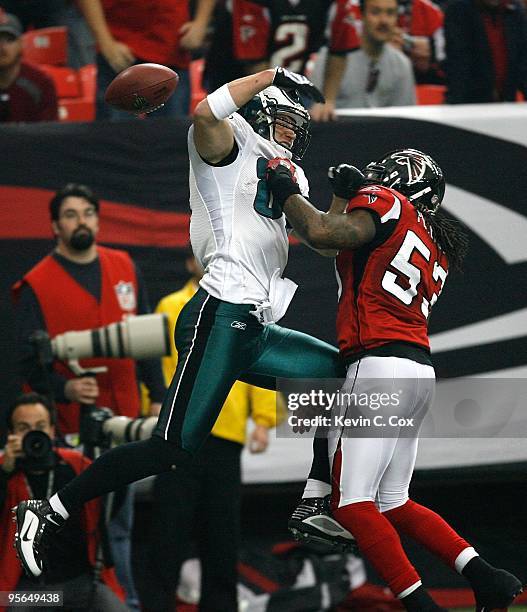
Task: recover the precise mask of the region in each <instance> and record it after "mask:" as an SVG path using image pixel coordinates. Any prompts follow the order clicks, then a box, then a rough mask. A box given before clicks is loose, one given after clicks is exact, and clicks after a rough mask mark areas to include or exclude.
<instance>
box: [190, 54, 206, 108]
mask: <svg viewBox="0 0 527 612" xmlns="http://www.w3.org/2000/svg"><path fill="white" fill-rule="evenodd" d="M204 69H205V60H203V59H198V60H194V61H192V62H190V66H189V76H190V112H191V113H192V112H193V111H194V109H195V108H196V105H197V104H198V103H199V102H201V101H202V100H203V98H205V97H206V95H207V92H206V91H205V90H204V89H203V87H202V85H201V82H202V78H203V70H204Z"/></svg>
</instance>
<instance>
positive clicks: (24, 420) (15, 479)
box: [0, 393, 126, 612]
mask: <svg viewBox="0 0 527 612" xmlns="http://www.w3.org/2000/svg"><path fill="white" fill-rule="evenodd" d="M6 425H7V431H8V437H7V443H6V446H5V449H4V453H3V455H1V456H0V513H1V518H0V550H1V551H2V552H1V554H0V591H15V590H20V591H29V590H31V591H35V590H53V591H63V593H64V607H66V608H68V607H69V608H74V609H82V610H105V611H106V610H108V611H115V612H120V611H123V612H124V611H125V610H126V606H125V605H124V604H123V603H122V602H121V601H120V599H119V598H118V597H117V595H116V593H120V587H119V585H118V583H117V581H116V578H115V574H114V572H113V570H110V569H107V568H106V569H103V570H102V572H100V579H101V580H102V582H101V581H100V580H99V578H98V577H97V576H96V574H97V573H98V571H97V572H96V570H95V568H96V566H98V563H97V549H98V543H99V537H100V534H99V530H98V524H99V514H100V501H99V500H94V501H93V502H90V503H89V504H87V505H86V506H85V508H84V510H83V512H82V513H81V514H80V515H78V516H77V517H76V518H74V520H73V521H72V522H71V524H69V523H68V525H67V526H65V528H64V529H63V530H62V531H61V532H60V534H59V535H58V536H57V539H56V540H55V541H54V542H53V545H52V546H50V548H49V549H48V559H49V563H50V571H49V572H48V573H47V574H46V578H45V582H43V583H40V584H36V583H35V582H34V581H32V580H29V579H28V578H26V577H25V576H22V569H21V567H20V564H19V563H18V562H17V559H16V555H15V550H14V549H13V547H12V546H11V542H12V540H13V536H14V531H15V525H14V523H13V522H12V521H11V508H12V507H13V506H14V505H16V504H18V503H19V502H20V501H21V500H23V499H27V498H38V497H40V496H42V495H45V494H52V493H53V492H55V491H57V490H58V489H60V488H61V487H63V486H64V485H65V484H66V483H67V482H69V481H70V480H72V479H73V478H74V477H75V476H76V475H77V474H79V473H80V472H82V471H83V470H84V469H86V467H87V466H88V465H89V464H90V460H89V459H87V458H86V457H84V456H83V455H82V454H81V453H79V452H77V451H75V450H71V449H64V448H54V446H53V439H54V436H55V412H54V409H53V407H52V405H51V403H50V402H49V400H48V399H47V398H46V397H45V396H43V395H40V394H38V393H26V394H23V395H21V396H19V397H18V398H17V399H16V401H15V403H14V404H13V406H12V407H11V409H10V410H9V411H8V414H7V423H6ZM65 542H67V544H64V543H65ZM112 589H113V590H112ZM114 591H115V592H114ZM0 609H1V608H0ZM16 609H17V610H20V609H21V608H20V607H19V606H17V608H16Z"/></svg>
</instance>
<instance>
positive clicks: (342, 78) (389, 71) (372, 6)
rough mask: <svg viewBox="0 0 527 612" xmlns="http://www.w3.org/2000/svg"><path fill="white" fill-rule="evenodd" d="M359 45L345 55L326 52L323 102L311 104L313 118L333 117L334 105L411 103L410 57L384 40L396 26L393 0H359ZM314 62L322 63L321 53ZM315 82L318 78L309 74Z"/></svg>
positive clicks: (411, 72) (344, 106)
mask: <svg viewBox="0 0 527 612" xmlns="http://www.w3.org/2000/svg"><path fill="white" fill-rule="evenodd" d="M361 10H362V38H361V43H360V49H358V50H356V51H353V52H351V53H347V54H345V55H336V54H332V53H331V51H330V53H329V56H328V57H329V60H328V63H327V64H326V69H327V68H328V67H330V69H331V70H332V74H331V75H330V76H329V77H328V76H325V77H324V87H323V90H324V95H325V97H326V103H325V104H323V105H318V104H317V105H315V106H314V107H313V108H312V109H311V110H310V113H311V115H312V117H313V118H314V119H315V120H318V121H327V120H330V119H334V118H335V108H367V107H378V106H405V105H412V104H415V102H416V98H415V81H414V76H413V70H412V65H411V63H410V60H409V59H408V58H407V57H406V56H405V55H404V54H403V53H402V52H401V51H399V50H398V49H395V48H394V47H393V46H392V45H390V44H388V43H389V42H390V40H391V39H392V36H393V32H394V30H395V28H396V26H397V0H361ZM320 56H321V57H320V58H319V59H318V64H319V66H320V65H324V62H325V57H324V54H322V53H321V54H320ZM313 80H314V82H315V83H317V82H320V81H321V80H322V78H321V77H320V75H319V74H318V75H317V69H315V74H314V75H313Z"/></svg>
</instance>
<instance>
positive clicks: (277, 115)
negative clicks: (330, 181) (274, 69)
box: [238, 86, 311, 159]
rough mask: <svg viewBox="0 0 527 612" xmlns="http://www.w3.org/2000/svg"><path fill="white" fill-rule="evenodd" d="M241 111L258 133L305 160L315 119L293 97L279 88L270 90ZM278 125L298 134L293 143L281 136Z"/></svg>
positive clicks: (268, 88) (267, 89)
mask: <svg viewBox="0 0 527 612" xmlns="http://www.w3.org/2000/svg"><path fill="white" fill-rule="evenodd" d="M238 112H239V113H240V114H241V115H242V117H244V119H245V120H246V121H247V122H248V123H249V124H250V125H251V126H252V128H253V130H254V131H255V132H256V133H257V134H259V135H260V136H263V137H264V138H266V139H267V140H269V141H271V142H276V143H277V144H279V145H280V146H282V147H284V148H285V149H287V150H288V151H291V154H292V156H293V158H294V159H301V158H302V157H303V155H304V153H305V152H306V149H307V147H308V145H309V141H310V140H311V133H310V131H309V127H310V123H311V118H310V116H309V113H308V112H307V110H306V109H305V108H304V107H303V106H302V105H301V104H300V103H299V102H298V101H297V100H296V99H295V98H294V97H293V95H292V94H290V93H286V92H284V91H282V90H281V89H279V88H278V87H274V86H271V87H267V88H266V89H264V90H263V91H262V92H260V93H259V94H257V95H256V96H255V97H254V98H253V99H252V100H250V101H249V102H248V103H247V104H246V105H244V106H242V107H241V108H240V110H239V111H238ZM277 126H281V127H285V128H288V129H290V130H292V131H293V132H294V133H295V137H294V140H293V142H292V143H291V144H289V143H287V142H285V141H283V140H280V139H279V138H278V137H277V134H276V127H277Z"/></svg>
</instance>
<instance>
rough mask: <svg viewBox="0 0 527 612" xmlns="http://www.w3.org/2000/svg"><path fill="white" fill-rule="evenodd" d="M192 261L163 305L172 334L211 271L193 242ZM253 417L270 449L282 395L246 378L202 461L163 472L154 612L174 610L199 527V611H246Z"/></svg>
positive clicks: (158, 490) (167, 361)
mask: <svg viewBox="0 0 527 612" xmlns="http://www.w3.org/2000/svg"><path fill="white" fill-rule="evenodd" d="M186 267H187V270H188V272H189V273H190V274H191V275H192V276H191V278H190V280H189V281H188V282H187V284H186V285H185V286H184V287H183V288H182V289H181V290H179V291H176V292H175V293H172V294H170V295H168V296H166V297H164V298H163V299H162V300H161V301H160V302H159V304H158V306H157V309H156V312H162V313H165V314H166V315H167V316H168V321H169V328H170V331H171V337H172V338H173V337H174V333H173V332H174V329H175V327H176V322H177V319H178V316H179V313H180V312H181V310H182V309H183V307H184V306H185V304H186V303H187V302H188V301H189V300H190V298H191V297H192V296H193V295H194V294H195V293H196V291H197V290H198V287H199V285H198V283H199V280H200V278H201V277H202V276H203V269H202V268H201V266H200V265H199V263H198V262H197V260H196V259H195V257H194V254H193V253H192V250H191V248H190V246H189V248H188V251H187V257H186ZM177 359H178V355H177V349H176V347H175V345H174V341H172V343H171V355H170V356H169V357H164V358H163V371H164V375H165V380H166V381H167V383H169V382H170V381H171V380H172V376H173V374H174V371H175V369H176V365H177ZM249 416H250V417H251V418H252V420H253V421H254V423H255V428H254V429H253V431H252V433H251V435H250V439H249V450H250V451H251V452H255V453H260V452H262V451H264V450H265V449H266V448H267V445H268V430H269V428H270V427H274V426H275V425H276V423H277V400H276V393H275V392H273V391H268V390H266V389H261V388H258V387H253V386H250V385H248V384H246V383H242V382H239V381H238V382H236V383H235V384H234V386H233V388H232V389H231V392H230V393H229V395H228V397H227V400H226V402H225V404H224V406H223V409H222V411H221V413H220V415H219V417H218V420H217V421H216V424H215V425H214V428H213V429H212V433H211V435H210V436H209V438H207V441H206V442H205V444H204V446H203V448H202V449H201V451H200V453H199V455H198V456H197V458H196V461H195V464H193V465H192V466H191V467H178V469H177V470H176V471H175V472H166V473H164V474H160V475H159V476H157V477H156V480H155V485H154V495H153V498H154V502H153V510H152V514H151V520H150V525H151V537H150V544H149V549H150V554H149V565H148V567H147V568H146V570H145V571H146V576H147V582H148V592H149V593H150V594H149V595H148V597H146V598H145V600H144V604H145V607H146V609H147V611H148V612H154V611H159V612H165V611H166V610H171V609H173V606H174V601H175V593H176V588H177V585H178V581H179V576H180V570H181V566H182V564H183V562H184V561H185V560H186V559H187V558H188V557H189V556H191V541H192V540H193V531H194V530H193V528H194V526H197V529H196V534H197V538H198V550H199V556H200V559H201V568H202V574H201V575H202V580H201V601H200V606H199V609H200V610H201V611H202V612H220V611H224V610H225V611H231V610H237V609H238V605H237V586H236V585H237V582H238V580H237V576H238V572H237V562H238V545H239V540H240V503H241V499H240V497H241V473H240V454H241V451H242V448H243V445H244V443H245V440H246V426H247V420H248V418H249ZM284 416H285V415H284ZM145 595H146V594H145Z"/></svg>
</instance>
